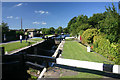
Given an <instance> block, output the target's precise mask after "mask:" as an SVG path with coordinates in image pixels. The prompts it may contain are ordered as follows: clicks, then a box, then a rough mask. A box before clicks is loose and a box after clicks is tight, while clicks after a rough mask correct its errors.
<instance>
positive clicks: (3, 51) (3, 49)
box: [0, 47, 5, 55]
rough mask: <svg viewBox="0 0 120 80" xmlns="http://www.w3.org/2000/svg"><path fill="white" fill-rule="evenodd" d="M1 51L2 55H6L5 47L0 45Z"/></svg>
mask: <svg viewBox="0 0 120 80" xmlns="http://www.w3.org/2000/svg"><path fill="white" fill-rule="evenodd" d="M0 52H1V54H2V55H5V48H4V47H0Z"/></svg>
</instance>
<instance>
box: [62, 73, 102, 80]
mask: <svg viewBox="0 0 120 80" xmlns="http://www.w3.org/2000/svg"><path fill="white" fill-rule="evenodd" d="M61 78H86V79H85V80H89V78H102V76H100V75H96V74H91V73H85V72H79V73H78V75H74V76H63V77H61ZM87 78H88V79H87ZM81 80H82V79H81ZM95 80H99V79H95Z"/></svg>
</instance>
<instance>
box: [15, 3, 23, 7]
mask: <svg viewBox="0 0 120 80" xmlns="http://www.w3.org/2000/svg"><path fill="white" fill-rule="evenodd" d="M22 5H23V3H19V4H16V5H15V7H19V6H22Z"/></svg>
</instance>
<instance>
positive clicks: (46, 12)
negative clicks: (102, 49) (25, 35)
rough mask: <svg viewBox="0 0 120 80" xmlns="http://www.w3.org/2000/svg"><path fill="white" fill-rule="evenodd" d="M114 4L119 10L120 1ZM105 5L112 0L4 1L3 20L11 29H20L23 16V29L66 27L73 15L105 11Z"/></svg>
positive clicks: (108, 4) (109, 4)
mask: <svg viewBox="0 0 120 80" xmlns="http://www.w3.org/2000/svg"><path fill="white" fill-rule="evenodd" d="M114 5H115V7H116V9H117V11H118V2H114ZM105 6H112V2H3V3H2V21H3V22H6V23H8V26H9V28H10V29H20V27H21V18H22V24H23V25H22V26H23V29H40V28H50V27H54V28H58V27H59V26H62V27H63V28H65V27H67V24H68V22H69V21H70V20H71V19H72V18H73V17H75V16H79V15H87V16H88V17H91V16H92V15H93V14H95V13H103V12H105V11H106V9H105Z"/></svg>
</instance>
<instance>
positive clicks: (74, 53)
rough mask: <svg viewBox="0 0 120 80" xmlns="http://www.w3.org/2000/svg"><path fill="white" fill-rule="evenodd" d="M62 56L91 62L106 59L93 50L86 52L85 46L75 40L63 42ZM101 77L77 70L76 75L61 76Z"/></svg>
mask: <svg viewBox="0 0 120 80" xmlns="http://www.w3.org/2000/svg"><path fill="white" fill-rule="evenodd" d="M62 56H63V57H64V58H66V59H74V60H81V61H91V62H101V63H103V62H104V61H107V60H106V59H105V58H104V57H102V56H100V55H98V54H96V53H94V52H87V49H86V47H85V46H83V45H82V44H80V43H78V42H76V41H66V42H65V44H64V49H63V54H62ZM88 66H89V65H88ZM102 77H103V76H100V75H96V74H92V73H86V72H79V73H78V75H74V76H62V77H61V78H102ZM88 80H89V79H88Z"/></svg>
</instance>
